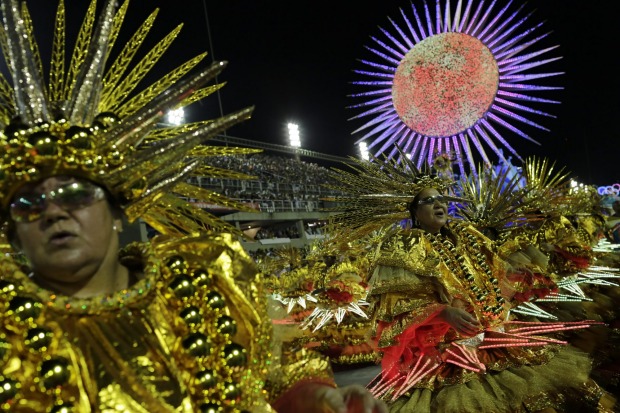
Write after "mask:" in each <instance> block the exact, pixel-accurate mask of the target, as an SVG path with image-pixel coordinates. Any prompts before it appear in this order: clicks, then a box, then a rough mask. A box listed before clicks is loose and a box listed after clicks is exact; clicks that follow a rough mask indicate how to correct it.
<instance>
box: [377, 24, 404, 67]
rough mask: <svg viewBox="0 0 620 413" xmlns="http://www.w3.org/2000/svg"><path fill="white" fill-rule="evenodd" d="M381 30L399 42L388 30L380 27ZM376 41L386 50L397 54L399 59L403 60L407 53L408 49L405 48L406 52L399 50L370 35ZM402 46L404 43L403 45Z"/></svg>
mask: <svg viewBox="0 0 620 413" xmlns="http://www.w3.org/2000/svg"><path fill="white" fill-rule="evenodd" d="M379 30H381V31H382V32H383V34H385V36H386V37H387V38H388V39H390V40H391V41H392V42H395V43H398V42H397V41H396V39H395V38H394V36H392V35H391V34H389V33H388V32H386V31H385V29H382V28H379ZM370 38H371V39H372V40H373V41H374V42H375V43H377V44H378V45H379V46H381V47H383V49H384V50H386V51H388V52H390V53H392V54H393V55H394V56H396V57H397V58H398V59H399V60H402V59H403V57H404V56H405V53H407V51H406V50H405V51H404V52H399V51H398V50H396V49H394V48H392V47H390V46H388V45H387V44H386V43H385V42H383V41H381V40H379V39H377V38H376V37H374V36H371V37H370ZM401 46H402V45H401Z"/></svg>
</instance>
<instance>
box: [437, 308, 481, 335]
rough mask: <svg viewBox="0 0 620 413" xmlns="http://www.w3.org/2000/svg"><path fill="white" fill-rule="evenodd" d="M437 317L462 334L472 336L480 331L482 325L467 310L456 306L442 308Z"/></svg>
mask: <svg viewBox="0 0 620 413" xmlns="http://www.w3.org/2000/svg"><path fill="white" fill-rule="evenodd" d="M437 317H438V318H439V319H441V320H442V321H444V322H445V323H447V324H449V325H450V327H452V328H453V329H454V330H456V332H457V333H459V334H461V335H463V336H474V335H476V334H478V332H480V329H481V328H482V326H481V325H480V323H479V322H478V320H476V318H474V316H472V315H471V314H469V313H468V312H467V311H465V310H462V309H460V308H456V307H450V306H448V307H446V308H444V309H443V310H442V311H441V312H440V313H439V314H438V315H437Z"/></svg>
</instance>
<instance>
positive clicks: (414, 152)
mask: <svg viewBox="0 0 620 413" xmlns="http://www.w3.org/2000/svg"><path fill="white" fill-rule="evenodd" d="M411 139H414V140H415V144H414V145H413V149H412V150H411V159H414V157H416V156H417V153H418V147H419V146H420V142H422V135H419V134H417V133H415V132H414V133H413V136H412V137H411Z"/></svg>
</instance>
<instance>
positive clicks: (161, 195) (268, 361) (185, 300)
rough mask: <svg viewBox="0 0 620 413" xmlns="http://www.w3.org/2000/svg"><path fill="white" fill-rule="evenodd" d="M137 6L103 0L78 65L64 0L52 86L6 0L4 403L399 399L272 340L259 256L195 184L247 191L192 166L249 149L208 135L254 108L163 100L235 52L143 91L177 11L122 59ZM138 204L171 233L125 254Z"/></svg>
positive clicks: (305, 406) (198, 90)
mask: <svg viewBox="0 0 620 413" xmlns="http://www.w3.org/2000/svg"><path fill="white" fill-rule="evenodd" d="M127 6H128V2H125V3H123V4H122V5H121V6H120V8H118V10H117V5H116V1H114V0H110V1H107V2H105V4H104V5H103V8H102V12H101V15H100V16H99V18H98V20H97V19H96V16H95V10H96V2H95V1H92V2H91V4H90V6H89V8H88V11H87V16H86V18H85V19H84V23H83V25H82V27H81V30H80V33H79V36H78V41H77V43H76V47H75V50H74V53H73V59H72V63H71V66H70V67H69V69H68V71H67V72H66V73H65V70H64V58H65V56H64V42H65V37H64V30H65V8H64V3H63V2H62V1H61V2H60V4H59V8H58V13H57V16H56V27H55V36H54V46H53V54H52V62H51V65H50V67H51V69H50V74H49V80H50V81H49V85H48V87H45V86H44V84H43V78H44V77H43V73H42V70H41V69H40V68H41V64H40V57H39V55H38V48H37V47H36V42H35V40H34V31H33V28H32V26H31V21H30V18H29V13H28V10H27V8H26V6H25V3H19V2H17V1H16V0H1V1H0V10H1V12H2V19H3V30H2V33H3V34H2V38H3V42H2V49H3V52H4V54H5V60H6V62H7V64H8V66H9V69H10V73H11V77H12V79H11V80H12V84H13V86H12V87H11V86H10V83H9V82H8V81H7V80H6V79H4V77H2V78H0V126H1V129H2V133H1V134H0V146H1V147H2V152H1V154H0V210H1V211H2V219H3V222H4V226H3V228H4V231H5V235H6V238H7V240H8V241H9V242H10V245H11V246H10V248H9V251H8V252H7V254H3V255H2V257H0V305H1V306H2V309H3V311H2V316H1V318H0V320H1V321H0V367H1V370H0V409H2V410H3V411H15V412H36V413H40V412H112V411H122V412H144V413H147V412H148V413H152V412H194V411H197V412H198V411H199V412H208V413H211V412H272V411H281V412H292V411H295V412H322V411H326V412H327V411H329V412H331V411H339V412H341V411H342V412H344V411H349V412H362V411H374V412H382V411H384V407H383V406H382V404H381V403H380V402H377V401H375V400H374V399H373V398H372V396H371V395H370V394H369V393H368V392H367V391H365V390H364V389H363V388H361V387H360V386H352V387H349V388H342V389H337V388H335V386H334V383H333V379H332V376H331V373H330V369H329V365H328V363H327V362H326V361H325V360H324V359H322V358H320V357H318V356H315V355H312V354H310V353H307V352H304V351H297V352H293V351H291V352H287V351H282V352H277V354H271V350H272V344H273V343H272V341H273V340H272V335H271V322H270V320H269V318H268V317H267V314H266V309H265V307H266V305H265V294H264V293H263V290H262V280H261V279H260V277H259V276H258V272H257V271H256V269H255V267H254V266H253V264H252V262H251V260H250V259H249V257H248V256H247V254H246V253H245V252H244V251H243V249H242V248H241V246H240V244H239V243H238V242H237V241H235V236H234V235H231V234H228V233H225V232H226V231H229V230H230V229H229V228H227V227H226V226H225V224H224V223H223V222H221V221H219V220H217V219H216V218H215V217H213V216H210V215H209V214H208V213H206V212H205V211H202V210H200V209H197V208H194V207H192V205H191V204H189V203H188V202H186V201H185V200H183V199H182V197H184V198H186V199H187V198H194V199H203V200H205V201H207V202H208V203H224V204H226V205H231V206H235V207H236V208H242V206H240V205H234V203H232V202H230V201H227V200H226V199H224V198H222V197H221V196H219V195H218V194H216V193H211V192H208V191H205V190H203V189H201V188H198V187H194V186H191V185H189V184H187V183H185V178H186V177H188V176H189V175H191V174H198V175H205V174H207V175H208V174H211V175H217V176H227V175H230V173H229V172H226V171H221V170H216V169H214V168H206V167H203V166H202V162H201V161H202V159H203V158H204V157H205V156H213V155H227V154H232V153H244V152H246V151H244V150H241V149H229V148H224V147H208V146H205V142H206V140H207V139H208V138H209V137H211V136H213V135H215V134H216V133H218V132H219V131H221V130H223V129H224V128H226V127H228V126H230V125H232V124H234V123H236V122H238V121H241V120H243V119H245V118H247V117H248V116H249V114H250V112H251V110H250V109H246V110H242V111H240V112H237V113H235V114H232V115H228V116H224V117H222V118H219V119H215V120H210V121H203V122H198V123H194V124H187V125H182V126H180V127H169V128H164V129H156V128H155V125H156V123H157V121H158V119H159V118H160V117H161V116H162V114H163V113H165V112H167V111H168V110H170V109H173V108H177V107H182V106H185V105H188V104H190V103H192V102H195V101H197V100H199V99H201V98H202V97H204V96H207V95H209V94H210V93H212V92H213V91H215V90H217V89H218V88H219V87H220V85H213V86H204V85H206V84H207V82H209V81H210V80H211V79H213V78H214V77H215V76H216V75H217V74H218V73H219V72H220V71H221V70H222V69H223V67H224V66H225V64H224V63H223V62H215V63H213V64H212V65H211V66H210V67H209V68H207V69H203V70H199V71H198V72H197V73H195V74H193V75H190V76H188V77H187V78H186V80H180V79H181V78H183V77H185V75H189V72H190V70H192V69H193V68H194V67H195V66H196V65H197V64H198V63H199V62H200V60H201V59H202V58H203V57H204V55H200V56H197V57H196V58H194V59H192V60H190V61H189V62H186V63H184V64H182V65H181V66H179V67H178V68H177V69H175V70H173V71H172V72H171V73H169V74H168V75H166V76H164V77H163V78H162V79H160V80H159V81H158V82H156V83H154V84H153V85H151V86H150V87H147V88H146V89H144V90H142V91H140V92H139V93H134V87H135V86H136V85H137V84H138V83H139V81H140V80H141V79H142V78H143V77H144V76H145V75H146V73H147V72H148V70H149V69H150V68H151V67H152V65H153V64H154V62H156V61H157V60H158V59H159V58H160V57H161V55H162V53H163V51H164V50H165V49H167V48H168V46H169V44H170V42H171V41H172V40H173V39H174V37H175V36H176V34H177V33H178V28H177V29H175V30H174V31H173V32H172V33H171V34H170V35H168V36H166V37H165V38H164V39H163V40H162V41H161V42H159V43H158V44H157V45H156V46H155V47H154V48H153V49H152V50H151V51H150V52H149V53H147V55H146V57H145V58H144V59H143V60H141V61H140V62H138V64H136V65H135V68H134V69H133V70H129V69H128V67H129V65H130V63H131V62H132V59H133V57H134V53H135V52H136V50H137V48H138V46H139V45H140V44H141V43H142V41H143V40H144V39H145V37H146V35H147V33H148V32H149V29H150V28H151V26H152V24H153V20H154V18H155V15H156V14H157V12H154V13H153V14H152V15H151V16H150V17H149V18H148V19H147V20H146V22H145V23H144V24H143V25H142V26H141V27H140V28H139V29H138V31H137V32H136V33H135V34H134V35H133V37H132V41H131V42H129V43H128V44H127V45H125V47H124V48H123V50H121V51H120V53H119V54H118V58H117V60H116V61H115V62H113V63H112V64H111V65H107V64H106V63H109V62H107V59H108V57H109V55H110V54H109V53H110V49H111V48H112V46H113V45H114V43H115V40H116V39H117V37H118V34H119V30H120V28H121V23H122V21H123V18H124V17H125V13H126V10H127ZM96 20H97V21H96ZM106 67H109V69H108V70H107V72H106V71H104V68H106ZM179 196H180V197H179ZM124 218H127V220H128V221H130V222H131V221H134V220H136V219H138V218H141V219H143V220H144V221H145V222H146V223H148V224H149V225H151V226H152V227H153V228H155V229H156V230H157V231H158V233H159V234H160V235H158V236H157V237H156V238H155V239H153V240H152V241H151V242H149V243H133V244H130V245H128V246H127V247H125V248H123V249H122V250H121V252H120V254H119V252H118V251H119V247H120V245H119V233H120V232H121V231H122V230H123V223H124ZM281 347H282V346H278V347H277V348H281Z"/></svg>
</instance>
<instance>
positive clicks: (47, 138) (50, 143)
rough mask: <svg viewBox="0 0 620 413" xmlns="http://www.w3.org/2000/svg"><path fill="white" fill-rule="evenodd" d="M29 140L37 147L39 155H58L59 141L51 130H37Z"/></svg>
mask: <svg viewBox="0 0 620 413" xmlns="http://www.w3.org/2000/svg"><path fill="white" fill-rule="evenodd" d="M28 142H29V143H30V144H31V145H32V147H33V148H34V149H35V151H36V154H37V155H41V156H58V155H59V153H60V148H59V147H58V141H57V140H56V138H54V137H53V136H52V135H51V134H50V133H49V132H44V131H41V132H36V133H33V134H32V135H30V137H29V138H28Z"/></svg>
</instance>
